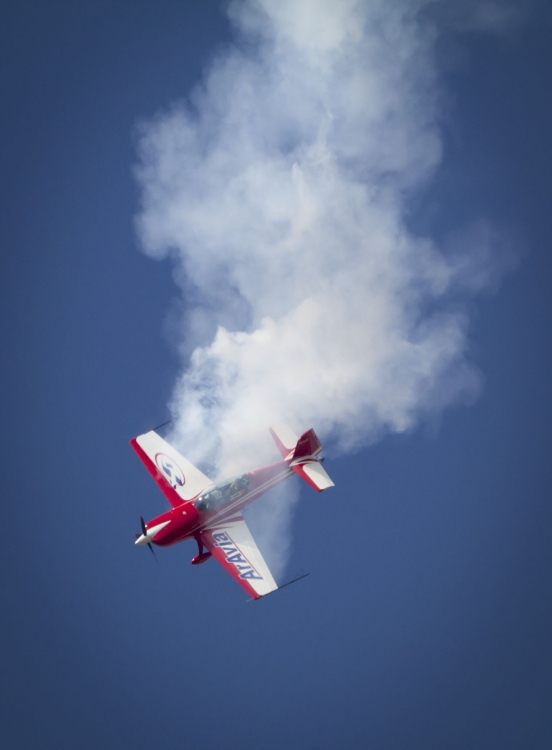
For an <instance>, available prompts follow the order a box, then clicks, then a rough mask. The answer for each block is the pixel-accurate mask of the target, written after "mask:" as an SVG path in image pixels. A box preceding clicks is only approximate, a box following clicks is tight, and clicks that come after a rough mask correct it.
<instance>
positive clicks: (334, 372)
mask: <svg viewBox="0 0 552 750" xmlns="http://www.w3.org/2000/svg"><path fill="white" fill-rule="evenodd" d="M424 5H427V3H423V2H421V1H420V2H413V0H404V2H399V1H397V2H389V0H370V2H361V1H359V0H302V1H301V2H296V0H245V2H235V3H232V4H231V5H230V8H229V13H230V16H231V19H232V22H233V25H234V28H235V32H236V40H237V41H236V43H235V44H234V45H233V46H229V47H227V48H225V49H224V51H223V52H221V53H220V54H219V55H218V56H217V58H216V59H215V60H214V62H213V63H212V65H211V66H210V68H209V70H208V71H207V72H206V74H205V77H204V80H203V82H202V83H201V84H200V85H198V86H197V88H196V89H195V90H194V91H193V92H192V93H191V94H190V96H189V97H188V99H187V100H186V101H183V102H180V103H178V104H177V105H174V106H173V107H172V108H171V109H170V110H169V111H167V112H165V113H163V114H160V115H159V116H158V117H157V118H156V119H155V120H153V121H151V122H149V123H146V124H143V125H142V126H141V140H140V164H139V167H138V168H137V174H138V179H139V182H140V185H141V189H142V210H141V213H140V215H139V217H138V219H137V227H138V232H139V236H140V240H141V243H142V246H143V248H144V251H145V252H146V253H147V254H148V255H150V256H151V257H153V258H157V259H161V258H165V257H170V258H171V260H172V262H173V264H174V278H175V281H176V283H177V284H178V285H179V286H180V287H181V289H182V293H183V299H184V309H185V312H184V314H183V319H182V324H181V339H180V341H179V345H180V347H181V351H182V358H183V363H184V364H183V372H182V375H181V376H180V378H179V380H178V382H177V384H176V386H175V389H174V394H173V398H172V402H171V409H172V412H173V414H174V416H175V420H176V421H175V426H174V430H173V433H172V435H171V440H172V441H173V442H174V443H175V445H177V446H178V447H179V449H180V450H181V451H182V452H183V453H184V454H185V455H186V456H187V457H188V458H190V459H191V460H192V461H196V462H199V463H201V464H202V465H203V466H205V465H206V464H207V465H210V466H211V470H212V471H213V470H214V471H215V472H216V473H218V474H228V473H230V474H231V473H234V472H236V471H240V470H243V469H244V468H251V467H252V465H254V464H256V463H259V464H261V463H262V462H265V461H269V462H270V461H273V460H275V459H276V458H277V454H276V452H275V448H274V446H273V445H272V443H271V440H270V437H269V436H268V432H267V428H268V427H269V426H270V425H271V424H272V423H274V422H284V423H287V424H289V425H290V426H291V427H292V428H293V429H294V430H295V431H296V432H298V433H299V434H300V433H301V432H303V431H304V430H306V429H308V428H310V427H314V428H315V429H316V431H317V433H318V434H319V436H320V437H321V438H322V439H323V440H324V439H325V438H326V439H330V440H331V441H332V445H333V446H334V447H335V448H336V449H338V450H344V451H350V450H354V449H356V448H358V447H360V446H362V445H364V444H367V443H369V442H370V441H373V440H375V439H376V438H378V437H379V436H381V435H382V434H385V433H386V432H403V431H405V430H409V429H411V428H412V427H413V426H414V425H415V424H416V423H417V422H418V421H419V420H420V419H421V418H423V417H424V415H428V414H431V413H435V412H439V411H440V410H442V409H443V408H444V407H445V406H446V405H447V404H451V403H453V402H456V401H458V400H459V399H465V398H466V397H470V396H473V394H474V393H475V392H476V391H477V389H478V387H479V377H478V374H477V372H476V370H475V369H474V368H473V367H472V366H471V365H470V364H469V362H468V361H467V360H466V350H467V330H468V317H467V304H466V303H467V302H468V301H469V300H470V299H471V298H472V297H473V295H474V294H475V293H477V292H479V291H480V290H481V289H483V288H484V287H485V286H486V284H487V283H488V281H489V280H491V277H492V276H493V269H492V263H491V262H489V258H490V257H492V253H491V250H492V248H491V245H492V243H493V241H494V240H493V233H492V231H491V230H490V228H489V227H488V226H486V225H485V224H481V225H479V226H476V227H473V228H472V229H471V230H470V231H469V232H467V233H465V236H466V238H467V240H469V241H467V245H466V246H465V247H458V246H457V245H458V243H456V245H455V246H454V249H453V250H451V249H450V248H448V249H445V248H442V247H441V248H439V247H437V246H436V243H435V242H434V241H433V240H432V238H431V237H423V236H418V235H416V234H415V233H413V231H411V230H410V229H409V226H408V218H409V211H410V206H411V205H412V199H413V197H414V196H415V195H416V193H417V192H419V191H420V190H422V189H424V188H425V187H426V186H427V184H428V182H429V181H430V180H431V178H432V176H433V175H434V173H435V170H436V169H437V168H438V166H439V163H440V161H441V158H442V145H441V139H440V134H439V127H438V120H439V107H438V104H439V87H438V82H437V77H436V70H435V64H434V56H433V52H434V43H435V38H436V31H435V28H434V27H433V26H432V25H431V24H430V23H429V22H428V21H427V18H426V21H424V22H422V21H421V20H420V10H421V9H422V7H423V6H424ZM335 491H338V490H335ZM272 507H273V508H274V507H277V508H278V513H279V514H280V515H279V521H276V520H275V519H274V517H273V515H272V514H271V516H270V519H265V528H267V529H268V542H269V543H270V538H271V532H272V531H274V530H275V529H276V527H278V528H279V529H280V531H281V526H282V524H284V525H285V524H286V523H287V518H288V516H287V515H286V514H287V511H288V510H289V506H282V504H281V503H280V501H279V502H278V503H274V502H273V503H272ZM272 536H273V537H274V536H275V535H274V534H273V535H272ZM280 552H281V554H280V555H279V560H280V562H281V559H282V558H283V556H284V551H283V550H280Z"/></svg>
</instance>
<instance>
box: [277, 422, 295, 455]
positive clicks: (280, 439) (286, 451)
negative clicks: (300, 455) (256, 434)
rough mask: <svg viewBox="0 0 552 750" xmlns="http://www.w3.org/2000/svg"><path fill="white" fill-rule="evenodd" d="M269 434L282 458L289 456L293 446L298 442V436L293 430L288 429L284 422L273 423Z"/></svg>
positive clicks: (293, 448)
mask: <svg viewBox="0 0 552 750" xmlns="http://www.w3.org/2000/svg"><path fill="white" fill-rule="evenodd" d="M270 434H271V435H272V437H273V439H274V442H275V443H276V445H277V447H278V450H279V451H280V455H281V456H282V458H291V455H292V454H293V451H294V450H295V446H296V445H297V443H298V442H299V438H298V437H297V435H296V434H295V433H294V432H293V430H290V428H289V427H288V426H287V425H285V424H275V425H274V426H273V427H271V428H270Z"/></svg>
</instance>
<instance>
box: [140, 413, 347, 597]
mask: <svg viewBox="0 0 552 750" xmlns="http://www.w3.org/2000/svg"><path fill="white" fill-rule="evenodd" d="M270 434H271V435H272V437H273V439H274V442H275V443H276V446H277V448H278V450H279V451H280V455H281V456H282V460H281V461H278V462H277V463H274V464H270V465H269V466H264V467H263V468H260V469H255V470H253V471H248V472H246V473H245V474H241V475H240V476H237V477H232V478H231V479H227V480H226V481H224V482H220V483H218V484H215V483H214V482H212V481H211V480H210V479H209V478H208V477H206V476H205V474H203V473H202V472H201V471H200V470H199V469H197V468H196V467H195V466H193V464H191V463H190V462H189V461H188V460H186V459H185V458H184V456H181V455H180V453H178V451H176V450H175V449H174V448H173V447H172V446H171V445H169V443H167V442H166V441H165V440H163V438H162V437H160V435H158V434H157V432H155V430H150V431H149V432H146V433H144V434H143V435H139V436H138V437H136V438H134V439H133V440H131V441H130V445H131V446H132V447H133V448H134V450H135V451H136V453H137V454H138V457H139V458H140V460H141V461H142V462H143V463H144V465H145V467H146V469H147V470H148V471H149V473H150V474H151V476H152V477H153V479H154V480H155V482H156V484H157V486H158V487H159V489H160V490H161V492H162V493H163V494H164V495H165V497H166V499H167V500H168V501H169V504H170V505H171V506H172V507H171V510H168V511H166V512H165V513H162V514H161V515H160V516H157V518H154V519H153V520H151V521H148V523H145V521H144V519H143V518H142V517H141V518H140V521H141V524H142V533H141V534H135V537H136V541H135V544H137V545H145V544H147V545H148V547H149V548H150V550H151V551H152V552H153V548H152V546H151V545H152V544H155V545H157V546H159V547H168V546H169V545H172V544H177V543H178V542H183V541H185V540H186V539H195V541H196V542H197V547H198V550H197V555H196V556H195V557H194V558H193V559H192V560H191V563H192V565H200V564H201V563H204V562H205V561H206V560H208V559H209V558H210V557H214V558H215V559H216V560H218V562H219V563H220V564H221V565H222V566H223V568H225V570H227V571H228V573H230V575H231V576H232V578H234V580H235V581H237V582H238V583H239V584H240V586H241V587H242V588H243V589H244V590H245V591H246V592H247V593H248V594H249V595H250V597H251V598H252V599H260V598H262V597H263V596H266V595H267V594H271V593H272V592H273V591H276V590H277V589H278V585H277V583H276V581H275V580H274V578H273V577H272V574H271V572H270V570H269V568H268V565H267V564H266V562H265V561H264V559H263V556H262V555H261V553H260V551H259V549H258V547H257V545H256V544H255V541H254V539H253V537H252V535H251V532H250V531H249V529H248V528H247V524H246V523H245V520H244V517H243V514H242V510H243V508H245V507H246V506H247V505H249V504H250V503H252V502H253V501H254V500H257V499H258V498H259V497H261V495H263V494H264V493H265V492H268V490H270V489H272V488H273V487H275V486H276V485H277V484H279V483H280V482H283V481H284V479H287V478H288V477H290V476H293V474H294V473H295V474H297V475H298V476H300V477H301V479H303V480H304V481H305V482H307V484H309V485H310V486H311V487H312V488H313V489H315V490H316V491H317V492H323V491H324V490H327V489H328V488H329V487H333V486H334V483H333V482H332V480H331V479H330V477H329V476H328V474H327V473H326V471H325V470H324V468H323V466H322V465H321V461H323V460H324V459H321V458H320V457H319V456H320V453H321V451H322V446H321V444H320V441H319V440H318V437H317V436H316V433H315V432H314V430H312V429H311V430H307V432H305V433H303V435H301V437H297V435H295V433H294V432H293V431H292V430H291V429H290V428H289V427H286V426H285V425H277V426H274V427H271V428H270ZM154 554H155V553H154Z"/></svg>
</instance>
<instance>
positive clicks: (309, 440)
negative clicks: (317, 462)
mask: <svg viewBox="0 0 552 750" xmlns="http://www.w3.org/2000/svg"><path fill="white" fill-rule="evenodd" d="M321 450H322V445H321V444H320V440H319V439H318V437H317V435H316V432H315V431H314V430H307V432H304V433H303V434H302V435H301V437H300V438H299V440H298V441H297V445H296V446H295V450H294V452H293V460H294V461H295V460H296V459H298V458H306V457H307V456H309V457H314V456H317V455H318V454H319V453H320V452H321Z"/></svg>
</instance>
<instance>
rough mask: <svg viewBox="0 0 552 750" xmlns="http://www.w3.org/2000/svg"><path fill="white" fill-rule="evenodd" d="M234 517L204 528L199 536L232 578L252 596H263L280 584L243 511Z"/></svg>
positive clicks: (256, 597)
mask: <svg viewBox="0 0 552 750" xmlns="http://www.w3.org/2000/svg"><path fill="white" fill-rule="evenodd" d="M233 518H234V519H236V520H233V521H222V522H221V523H220V524H217V525H216V526H214V527H213V528H211V529H204V530H203V531H202V532H201V533H200V539H201V541H202V542H203V544H204V545H205V547H207V549H208V550H209V552H211V553H212V554H213V557H216V559H217V560H218V561H219V563H220V564H221V565H222V567H223V568H225V569H226V570H227V571H228V572H229V573H230V575H231V576H232V578H233V579H234V580H236V581H237V582H238V583H239V584H240V586H241V587H242V588H243V589H245V590H246V591H247V593H248V594H249V595H250V596H251V597H252V598H253V599H260V598H261V597H262V596H266V594H270V593H271V591H276V589H277V588H278V585H277V583H276V581H275V580H274V578H273V577H272V574H271V572H270V570H269V569H268V565H267V564H266V562H265V561H264V559H263V556H262V555H261V553H260V552H259V548H258V547H257V545H256V544H255V540H254V539H253V537H252V536H251V532H250V531H249V529H248V528H247V524H246V523H245V520H244V518H243V516H242V515H241V513H236V514H234V516H233Z"/></svg>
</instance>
